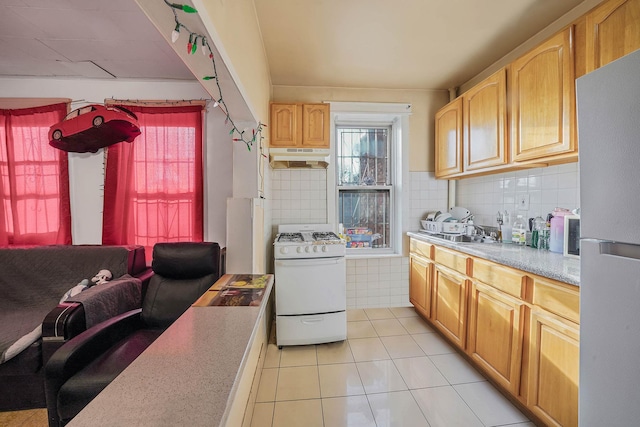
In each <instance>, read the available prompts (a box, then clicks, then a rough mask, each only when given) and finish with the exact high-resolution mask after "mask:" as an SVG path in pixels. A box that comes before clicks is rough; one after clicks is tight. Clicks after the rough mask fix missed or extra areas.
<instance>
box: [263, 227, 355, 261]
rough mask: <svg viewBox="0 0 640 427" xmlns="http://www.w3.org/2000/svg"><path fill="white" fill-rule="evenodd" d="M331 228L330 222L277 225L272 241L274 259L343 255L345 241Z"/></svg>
mask: <svg viewBox="0 0 640 427" xmlns="http://www.w3.org/2000/svg"><path fill="white" fill-rule="evenodd" d="M332 228H333V227H332V226H331V224H311V225H307V224H294V225H280V226H278V235H277V236H276V240H275V242H274V243H273V246H274V257H275V259H295V258H333V257H343V256H344V255H345V253H346V243H345V241H344V240H342V239H341V238H340V237H338V235H337V234H336V233H334V232H333V231H332Z"/></svg>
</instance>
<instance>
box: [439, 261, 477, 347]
mask: <svg viewBox="0 0 640 427" xmlns="http://www.w3.org/2000/svg"><path fill="white" fill-rule="evenodd" d="M467 284H468V280H467V277H466V276H464V275H462V274H460V273H458V272H456V271H454V270H451V269H449V268H446V267H443V266H441V265H439V264H434V267H433V313H432V314H431V318H432V320H433V324H434V325H435V326H436V327H437V328H438V329H440V331H441V332H442V333H443V334H445V335H446V336H447V337H448V338H449V339H450V340H451V341H452V342H453V343H455V344H456V345H457V346H458V347H460V348H461V349H464V347H465V344H466V339H467V333H466V332H467V322H466V317H467Z"/></svg>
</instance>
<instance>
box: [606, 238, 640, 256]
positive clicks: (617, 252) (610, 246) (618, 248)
mask: <svg viewBox="0 0 640 427" xmlns="http://www.w3.org/2000/svg"><path fill="white" fill-rule="evenodd" d="M600 253H601V254H603V255H613V256H617V257H622V258H631V259H636V260H640V245H630V244H628V243H618V242H607V241H601V242H600Z"/></svg>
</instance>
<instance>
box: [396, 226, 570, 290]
mask: <svg viewBox="0 0 640 427" xmlns="http://www.w3.org/2000/svg"><path fill="white" fill-rule="evenodd" d="M407 235H408V236H409V237H412V238H415V239H418V240H423V241H425V242H429V243H433V244H436V245H439V246H444V247H447V248H450V249H454V250H457V251H460V252H463V253H466V254H469V255H473V256H476V257H479V258H484V259H487V260H489V261H494V262H497V263H500V264H504V265H507V266H509V267H513V268H517V269H519V270H523V271H526V272H529V273H533V274H537V275H539V276H543V277H547V278H549V279H554V280H558V281H560V282H565V283H569V284H572V285H575V286H580V260H579V259H576V258H569V257H565V256H563V255H562V254H558V253H555V252H549V251H543V250H538V249H533V248H530V247H528V246H516V245H512V244H507V243H455V242H450V241H447V240H443V239H439V238H437V237H432V236H430V235H429V234H427V233H421V232H408V233H407Z"/></svg>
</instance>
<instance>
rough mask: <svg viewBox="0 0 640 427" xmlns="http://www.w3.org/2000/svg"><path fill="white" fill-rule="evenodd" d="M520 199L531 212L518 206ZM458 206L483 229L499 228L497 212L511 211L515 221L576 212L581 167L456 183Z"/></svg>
mask: <svg viewBox="0 0 640 427" xmlns="http://www.w3.org/2000/svg"><path fill="white" fill-rule="evenodd" d="M521 196H524V197H525V199H527V198H528V203H529V208H528V209H522V208H520V207H519V206H518V201H519V200H520V198H521ZM456 205H458V206H464V207H465V208H467V209H469V210H470V211H471V212H472V213H473V214H474V222H475V223H476V224H480V225H497V223H496V214H497V212H498V211H504V210H508V211H509V213H511V220H512V221H513V220H514V219H515V216H516V215H518V214H521V215H522V216H523V217H524V218H532V217H535V216H537V215H541V216H542V217H543V218H544V217H545V216H546V215H547V214H548V213H550V212H552V211H553V209H555V208H556V207H561V208H567V209H575V208H577V207H580V171H579V164H578V163H567V164H563V165H557V166H549V167H545V168H535V169H527V170H523V171H517V172H505V173H502V174H496V175H487V176H482V177H477V178H466V179H461V180H460V181H458V183H457V189H456Z"/></svg>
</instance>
